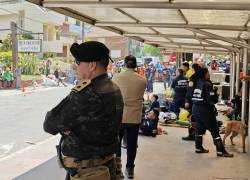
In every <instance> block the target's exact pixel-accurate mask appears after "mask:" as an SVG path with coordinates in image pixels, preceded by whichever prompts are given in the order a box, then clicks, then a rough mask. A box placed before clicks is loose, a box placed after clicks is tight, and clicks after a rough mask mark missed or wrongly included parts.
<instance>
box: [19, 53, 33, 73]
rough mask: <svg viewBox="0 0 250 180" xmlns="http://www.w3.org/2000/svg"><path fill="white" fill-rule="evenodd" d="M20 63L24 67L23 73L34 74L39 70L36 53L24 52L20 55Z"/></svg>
mask: <svg viewBox="0 0 250 180" xmlns="http://www.w3.org/2000/svg"><path fill="white" fill-rule="evenodd" d="M19 64H20V66H21V69H22V74H25V75H34V74H36V72H38V69H37V68H38V59H37V56H36V55H35V54H32V53H29V54H28V53H22V54H20V55H19Z"/></svg>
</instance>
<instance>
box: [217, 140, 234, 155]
mask: <svg viewBox="0 0 250 180" xmlns="http://www.w3.org/2000/svg"><path fill="white" fill-rule="evenodd" d="M214 144H215V146H216V150H217V156H220V157H229V158H231V157H233V156H234V155H233V154H230V153H228V152H227V151H226V149H225V147H224V145H223V143H222V140H221V138H220V137H218V138H216V139H214Z"/></svg>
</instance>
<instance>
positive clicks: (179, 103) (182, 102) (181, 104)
mask: <svg viewBox="0 0 250 180" xmlns="http://www.w3.org/2000/svg"><path fill="white" fill-rule="evenodd" d="M174 104H175V111H174V112H175V114H176V115H177V117H178V118H179V114H180V108H184V106H185V99H178V100H174Z"/></svg>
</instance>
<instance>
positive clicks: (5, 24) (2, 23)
mask: <svg viewBox="0 0 250 180" xmlns="http://www.w3.org/2000/svg"><path fill="white" fill-rule="evenodd" d="M11 21H14V22H17V15H14V14H13V15H3V16H0V29H10V22H11ZM9 33H10V31H0V39H4V37H5V36H6V35H7V34H9Z"/></svg>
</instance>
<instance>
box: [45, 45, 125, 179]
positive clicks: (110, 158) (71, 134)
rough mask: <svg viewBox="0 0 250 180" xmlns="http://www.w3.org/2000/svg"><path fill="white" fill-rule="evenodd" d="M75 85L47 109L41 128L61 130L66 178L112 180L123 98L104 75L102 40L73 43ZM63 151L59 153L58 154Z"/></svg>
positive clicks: (105, 59)
mask: <svg viewBox="0 0 250 180" xmlns="http://www.w3.org/2000/svg"><path fill="white" fill-rule="evenodd" d="M70 50H71V53H72V55H73V56H74V57H75V60H76V63H77V65H78V66H77V75H78V79H79V83H78V84H77V85H76V87H75V88H73V89H72V91H71V92H70V94H69V95H68V96H67V97H66V98H65V99H63V100H62V101H61V102H60V103H59V104H58V105H57V106H56V107H54V108H53V109H52V110H51V111H49V112H48V113H47V115H46V118H45V122H44V130H45V131H46V132H48V133H50V134H53V135H56V134H58V133H61V134H62V136H63V137H64V138H63V142H62V143H61V144H60V145H61V146H62V147H61V148H60V149H61V151H62V154H63V160H62V161H63V162H62V165H63V167H65V169H66V170H67V172H68V175H67V179H74V180H76V179H77V180H78V179H79V180H80V179H84V178H86V177H92V176H93V177H92V179H103V180H104V179H105V180H106V179H111V180H115V179H116V163H115V157H114V154H115V152H116V148H117V143H118V132H119V126H120V123H121V120H122V112H123V100H122V95H121V92H120V89H119V87H118V86H117V85H116V84H114V83H113V82H112V81H111V80H110V79H109V77H108V75H107V66H108V64H109V60H110V57H109V49H108V48H107V47H106V46H105V45H104V44H102V43H100V42H96V41H89V42H85V43H82V44H80V45H79V44H77V43H74V44H73V45H72V46H71V49H70ZM60 153H61V152H59V154H60Z"/></svg>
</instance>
